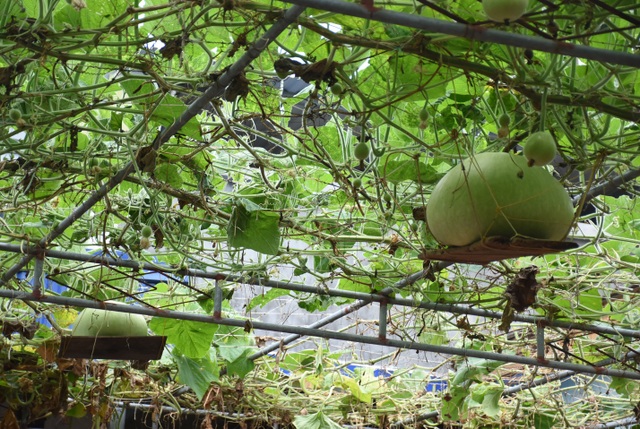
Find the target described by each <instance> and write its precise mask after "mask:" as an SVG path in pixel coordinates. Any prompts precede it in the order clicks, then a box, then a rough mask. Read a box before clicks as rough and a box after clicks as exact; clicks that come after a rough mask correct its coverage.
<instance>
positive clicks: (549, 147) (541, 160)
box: [523, 131, 556, 166]
mask: <svg viewBox="0 0 640 429" xmlns="http://www.w3.org/2000/svg"><path fill="white" fill-rule="evenodd" d="M523 152H524V156H525V157H526V158H527V159H528V160H529V165H530V166H532V165H547V164H549V163H550V162H551V161H553V158H555V156H556V142H555V141H554V140H553V136H552V135H551V133H549V131H538V132H537V133H533V134H531V135H530V136H529V137H528V138H527V140H526V141H525V143H524V151H523Z"/></svg>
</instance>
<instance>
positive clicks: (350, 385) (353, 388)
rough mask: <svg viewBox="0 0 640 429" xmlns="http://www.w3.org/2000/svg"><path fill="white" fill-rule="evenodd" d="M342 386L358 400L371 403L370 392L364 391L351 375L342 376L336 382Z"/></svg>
mask: <svg viewBox="0 0 640 429" xmlns="http://www.w3.org/2000/svg"><path fill="white" fill-rule="evenodd" d="M338 384H339V385H340V386H342V387H343V388H345V389H347V390H349V392H351V394H352V395H353V397H354V398H356V399H357V400H358V401H360V402H364V403H365V404H370V403H371V393H370V392H366V391H365V390H364V389H362V388H361V387H360V384H359V383H358V381H357V380H355V379H354V378H351V377H347V376H343V377H341V379H340V382H339V383H338Z"/></svg>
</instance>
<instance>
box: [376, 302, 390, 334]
mask: <svg viewBox="0 0 640 429" xmlns="http://www.w3.org/2000/svg"><path fill="white" fill-rule="evenodd" d="M387 307H388V306H387V303H386V302H381V303H380V307H379V309H378V338H380V341H384V340H385V339H386V338H387V311H388V308H387Z"/></svg>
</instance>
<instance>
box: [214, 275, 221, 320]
mask: <svg viewBox="0 0 640 429" xmlns="http://www.w3.org/2000/svg"><path fill="white" fill-rule="evenodd" d="M213 317H216V318H218V317H222V286H221V285H220V280H216V288H215V290H214V293H213Z"/></svg>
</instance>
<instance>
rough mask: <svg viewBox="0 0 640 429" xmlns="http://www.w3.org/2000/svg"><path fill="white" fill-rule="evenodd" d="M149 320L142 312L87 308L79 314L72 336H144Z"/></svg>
mask: <svg viewBox="0 0 640 429" xmlns="http://www.w3.org/2000/svg"><path fill="white" fill-rule="evenodd" d="M147 334H148V332H147V322H146V321H145V320H144V316H142V315H140V314H128V313H121V312H118V311H107V310H98V309H95V308H85V309H84V310H82V311H81V312H80V314H78V318H77V319H76V321H75V323H74V328H73V331H72V333H71V335H72V336H81V337H99V336H100V337H144V336H147Z"/></svg>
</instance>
